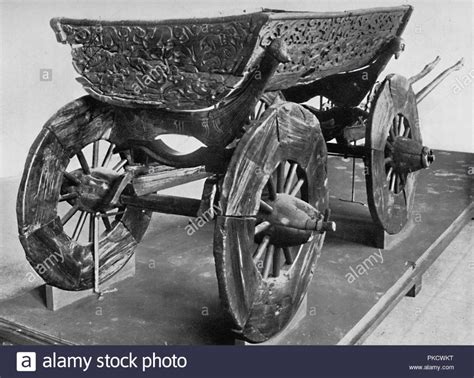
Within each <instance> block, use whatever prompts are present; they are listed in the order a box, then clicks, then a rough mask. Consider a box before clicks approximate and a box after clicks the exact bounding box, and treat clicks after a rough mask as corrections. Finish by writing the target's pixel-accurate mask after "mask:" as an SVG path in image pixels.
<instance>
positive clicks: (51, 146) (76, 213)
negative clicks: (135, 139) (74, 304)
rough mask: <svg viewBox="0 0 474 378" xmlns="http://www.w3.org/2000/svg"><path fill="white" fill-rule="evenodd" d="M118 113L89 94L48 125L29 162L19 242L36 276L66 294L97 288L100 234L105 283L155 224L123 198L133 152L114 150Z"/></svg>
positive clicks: (23, 185) (21, 191) (101, 277)
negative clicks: (96, 252)
mask: <svg viewBox="0 0 474 378" xmlns="http://www.w3.org/2000/svg"><path fill="white" fill-rule="evenodd" d="M112 112H113V110H112V109H111V108H110V107H108V106H106V105H103V104H101V103H99V102H97V101H95V100H92V99H91V98H89V97H83V98H81V99H78V100H76V101H74V102H72V103H70V104H68V105H66V106H65V107H63V108H62V109H61V110H59V111H58V113H56V114H55V115H54V116H53V117H52V118H51V119H50V120H49V121H48V122H47V123H46V125H45V127H44V128H43V130H42V132H41V133H40V135H39V136H38V137H37V139H36V140H35V142H34V144H33V146H32V147H31V149H30V152H29V155H28V158H27V161H26V164H25V170H24V173H23V177H22V181H21V184H20V189H19V193H18V202H17V217H18V225H19V232H20V240H21V242H22V245H23V247H24V249H25V252H26V256H27V259H28V261H29V262H30V263H31V265H32V266H33V268H35V270H36V271H37V273H38V274H39V275H40V276H41V277H42V278H43V279H44V280H45V281H46V282H47V283H48V284H51V285H53V286H57V287H59V288H62V289H66V290H83V289H88V288H91V287H93V283H94V258H93V256H94V253H93V252H94V251H93V240H94V234H95V232H96V231H97V230H98V232H99V282H100V283H102V282H104V281H106V280H107V279H109V278H110V277H112V276H113V275H114V274H115V273H117V272H118V271H119V270H120V269H121V268H122V267H123V266H124V265H125V264H126V263H127V261H128V260H129V258H130V257H131V256H132V254H133V250H134V248H135V246H136V245H137V243H138V242H139V241H140V239H141V237H142V236H143V234H144V232H145V230H146V228H147V226H148V223H149V220H150V214H148V213H146V212H144V211H142V210H139V209H136V208H131V207H125V206H122V205H121V204H120V202H119V201H117V199H118V197H119V195H120V192H121V191H122V190H123V187H124V186H125V184H126V181H125V180H124V179H125V168H126V167H127V165H129V164H130V163H131V162H132V160H133V156H132V155H133V154H132V153H129V152H127V153H122V154H120V155H119V154H117V153H116V152H115V151H114V147H115V146H114V144H113V143H111V142H110V134H111V130H112V128H113V116H112ZM96 222H97V223H98V224H97V225H96Z"/></svg>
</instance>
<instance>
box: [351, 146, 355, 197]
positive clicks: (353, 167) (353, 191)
mask: <svg viewBox="0 0 474 378" xmlns="http://www.w3.org/2000/svg"><path fill="white" fill-rule="evenodd" d="M355 145H356V141H354V146H355ZM355 168H356V158H355V157H352V188H351V202H354V198H355Z"/></svg>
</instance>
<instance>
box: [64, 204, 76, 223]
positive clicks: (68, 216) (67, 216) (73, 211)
mask: <svg viewBox="0 0 474 378" xmlns="http://www.w3.org/2000/svg"><path fill="white" fill-rule="evenodd" d="M78 210H79V206H78V205H74V206H73V207H71V208H70V209H69V210H68V212H67V213H66V214H65V215H64V216H63V217H62V218H61V224H62V225H63V226H64V225H65V224H66V223H67V222H68V221H69V220H70V219H71V218H72V217H73V216H74V214H76V213H77V211H78Z"/></svg>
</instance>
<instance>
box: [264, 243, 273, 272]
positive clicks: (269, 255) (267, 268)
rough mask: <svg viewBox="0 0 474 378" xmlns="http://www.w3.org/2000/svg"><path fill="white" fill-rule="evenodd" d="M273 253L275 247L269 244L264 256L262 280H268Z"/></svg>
mask: <svg viewBox="0 0 474 378" xmlns="http://www.w3.org/2000/svg"><path fill="white" fill-rule="evenodd" d="M274 252H275V246H274V245H273V244H270V247H268V249H267V254H266V255H265V261H264V262H263V274H262V276H263V278H268V275H269V273H270V268H271V265H272V260H273V253H274Z"/></svg>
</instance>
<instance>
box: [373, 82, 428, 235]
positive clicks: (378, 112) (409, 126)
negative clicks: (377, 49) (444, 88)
mask: <svg viewBox="0 0 474 378" xmlns="http://www.w3.org/2000/svg"><path fill="white" fill-rule="evenodd" d="M365 138H366V146H368V147H370V152H369V153H368V156H367V160H366V164H367V168H368V172H367V173H368V174H367V177H366V185H367V200H368V204H369V209H370V212H371V215H372V218H373V220H374V222H376V223H377V224H379V225H380V226H381V227H382V228H383V229H384V230H385V231H387V232H388V233H389V234H396V233H398V232H399V231H400V230H401V229H402V228H403V227H404V226H405V224H406V223H407V221H408V219H409V216H410V213H411V210H412V208H413V203H414V195H415V183H416V176H417V172H416V171H417V170H418V169H421V168H427V167H428V166H429V164H430V163H431V162H432V160H433V159H434V157H433V155H432V153H431V151H430V150H429V149H428V148H427V147H423V146H422V139H421V132H420V125H419V121H418V111H417V106H416V98H415V94H414V92H413V90H412V88H411V85H410V83H409V81H408V80H407V79H406V78H404V77H403V76H400V75H389V76H388V77H387V78H386V79H385V81H384V82H383V83H382V84H381V85H380V87H379V88H378V90H377V93H376V95H375V98H374V101H373V103H372V105H371V112H370V118H369V123H368V127H367V129H366V137H365ZM401 155H402V158H401V159H400V156H401Z"/></svg>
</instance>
